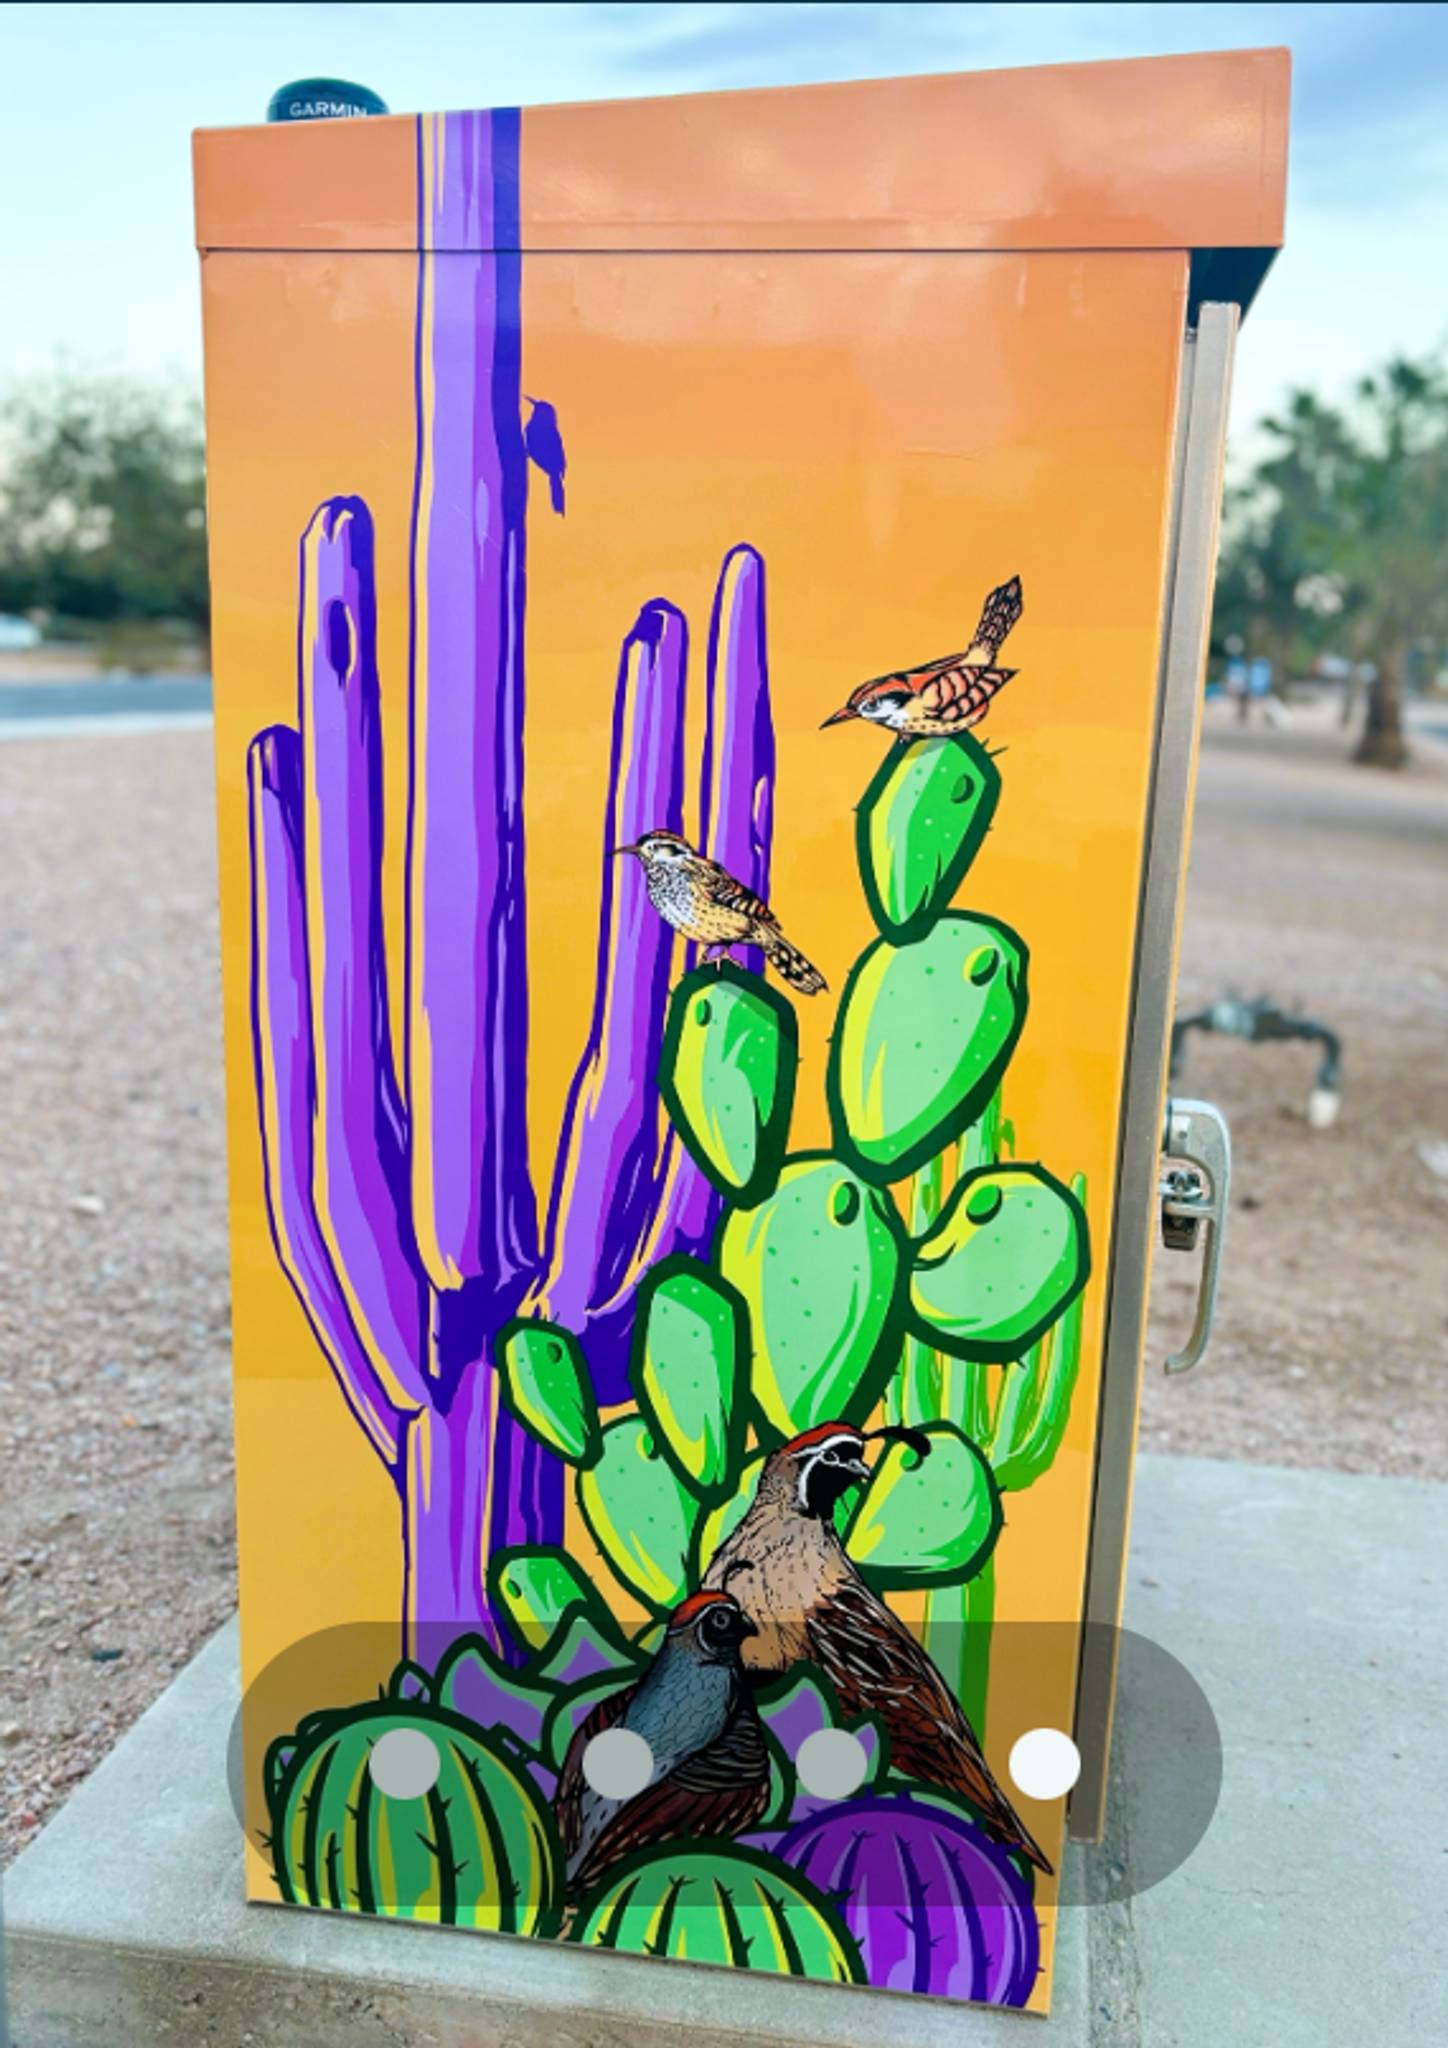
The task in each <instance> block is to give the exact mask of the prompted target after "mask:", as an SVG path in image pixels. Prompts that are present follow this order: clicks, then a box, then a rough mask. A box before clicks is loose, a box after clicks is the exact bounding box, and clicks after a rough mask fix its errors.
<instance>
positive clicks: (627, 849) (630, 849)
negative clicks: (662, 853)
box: [613, 846, 643, 860]
mask: <svg viewBox="0 0 1448 2048" xmlns="http://www.w3.org/2000/svg"><path fill="white" fill-rule="evenodd" d="M621 853H636V854H639V855H640V856H642V854H643V848H642V847H641V846H616V847H615V848H614V849H613V857H614V859H615V860H617V859H618V857H619V855H620V854H621Z"/></svg>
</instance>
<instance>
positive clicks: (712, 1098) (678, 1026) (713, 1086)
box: [659, 961, 799, 1208]
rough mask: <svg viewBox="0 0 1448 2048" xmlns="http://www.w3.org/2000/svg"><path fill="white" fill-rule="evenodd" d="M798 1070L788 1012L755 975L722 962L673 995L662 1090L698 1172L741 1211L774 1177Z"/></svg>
mask: <svg viewBox="0 0 1448 2048" xmlns="http://www.w3.org/2000/svg"><path fill="white" fill-rule="evenodd" d="M798 1067H799V1026H798V1023H797V1022H796V1019H795V1014H794V1010H793V1008H792V1007H791V1005H790V1004H789V1003H788V1002H787V1001H786V1000H785V998H784V997H783V996H782V995H781V994H780V993H779V991H778V990H777V989H775V988H773V987H771V986H770V984H769V983H768V982H766V981H763V980H762V979H761V978H760V977H759V976H758V975H757V974H745V973H744V971H743V970H742V969H741V968H738V967H736V966H735V965H734V964H733V962H732V961H724V962H721V963H720V965H719V966H717V967H699V968H696V969H695V970H694V972H693V973H692V974H686V975H685V976H684V978H683V980H682V981H681V982H680V983H679V985H678V987H677V988H676V989H675V990H674V993H673V996H672V998H671V1000H670V1003H669V1015H668V1022H667V1025H666V1027H665V1032H664V1048H663V1056H662V1058H661V1060H660V1063H659V1086H660V1092H661V1093H662V1095H663V1098H664V1105H665V1107H666V1108H667V1110H668V1112H669V1115H670V1117H671V1118H672V1120H673V1124H674V1128H675V1130H677V1131H678V1133H679V1135H680V1137H681V1138H682V1139H683V1141H684V1143H685V1144H686V1145H687V1146H688V1148H689V1151H690V1152H691V1153H692V1155H693V1157H694V1159H695V1161H696V1163H697V1164H698V1166H699V1168H700V1169H701V1171H702V1172H703V1173H704V1174H705V1175H706V1176H707V1177H708V1179H709V1180H710V1181H711V1182H712V1183H713V1185H714V1186H715V1187H716V1188H717V1189H718V1191H719V1193H720V1194H721V1195H723V1196H725V1197H726V1199H727V1200H729V1201H731V1202H734V1203H736V1204H737V1205H738V1206H739V1207H740V1208H748V1207H749V1206H750V1205H751V1204H752V1203H754V1202H757V1201H759V1200H760V1198H761V1197H762V1196H764V1195H767V1194H768V1193H769V1191H770V1189H771V1188H772V1187H773V1186H774V1184H775V1181H776V1180H777V1179H778V1177H779V1169H780V1166H781V1164H782V1162H783V1160H784V1153H785V1147H786V1145H787V1144H788V1142H789V1119H790V1114H791V1112H792V1110H793V1108H794V1083H795V1074H796V1071H797V1070H798Z"/></svg>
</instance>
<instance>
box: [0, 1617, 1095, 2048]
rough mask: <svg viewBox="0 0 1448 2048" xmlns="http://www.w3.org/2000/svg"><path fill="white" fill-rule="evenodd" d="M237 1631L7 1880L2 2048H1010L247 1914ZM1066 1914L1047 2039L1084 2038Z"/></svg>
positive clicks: (632, 1962)
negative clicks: (232, 1799)
mask: <svg viewBox="0 0 1448 2048" xmlns="http://www.w3.org/2000/svg"><path fill="white" fill-rule="evenodd" d="M236 1673H237V1640H236V1628H235V1624H234V1623H233V1624H231V1625H230V1626H229V1627H227V1628H225V1629H223V1630H222V1631H221V1632H220V1633H219V1634H218V1635H217V1636H216V1637H215V1638H214V1639H213V1640H212V1642H211V1643H210V1644H208V1646H207V1647H206V1649H204V1650H203V1651H202V1652H201V1654H200V1656H198V1657H197V1658H196V1659H195V1660H194V1661H193V1662H192V1663H191V1664H190V1665H189V1666H188V1667H187V1669H186V1670H185V1671H184V1672H182V1674H181V1675H180V1677H179V1678H178V1679H177V1680H176V1681H175V1683H174V1684H173V1685H172V1686H171V1688H170V1690H169V1691H168V1692H166V1693H165V1694H164V1695H163V1697H162V1698H161V1699H159V1700H158V1701H157V1702H156V1704H155V1705H154V1706H153V1707H152V1708H151V1709H150V1711H149V1712H148V1713H146V1714H145V1715H143V1716H142V1718H141V1720H140V1721H138V1722H137V1724H136V1726H135V1727H134V1728H133V1729H132V1730H131V1731H130V1733H129V1734H128V1735H127V1736H126V1737H125V1739H124V1740H123V1741H122V1742H121V1743H120V1744H119V1745H118V1746H117V1748H116V1749H115V1750H114V1751H113V1752H112V1753H111V1755H110V1756H109V1757H107V1759H106V1760H105V1762H104V1763H103V1764H102V1765H101V1766H100V1768H99V1769H98V1770H97V1771H95V1772H94V1773H93V1775H92V1776H91V1777H90V1778H89V1779H87V1781H86V1782H85V1784H84V1785H82V1786H81V1787H80V1789H79V1790H78V1791H77V1792H76V1794H75V1795H74V1797H73V1798H72V1799H71V1800H70V1801H69V1802H68V1803H67V1805H66V1806H64V1807H63V1808H62V1809H61V1811H60V1812H59V1813H58V1814H57V1815H56V1816H55V1818H54V1819H53V1820H52V1821H51V1822H50V1824H49V1826H48V1827H46V1828H45V1829H44V1830H43V1831H42V1833H41V1834H40V1835H39V1836H38V1837H37V1839H36V1840H35V1842H33V1843H32V1844H31V1846H30V1847H29V1848H28V1849H27V1850H26V1851H25V1853H24V1854H23V1855H22V1856H20V1857H19V1858H18V1859H17V1861H16V1863H15V1865H14V1866H13V1868H12V1870H11V1872H10V1874H9V1877H8V1879H7V1883H6V1918H7V1921H8V1936H9V1962H10V1971H11V1999H12V2013H11V2024H12V2026H13V2028H14V2048H167V2044H172V2043H174V2044H176V2048H193V2044H194V2048H201V2044H203V2043H204V2044H206V2048H252V2044H256V2048H261V2044H266V2048H665V2044H666V2043H667V2044H677V2043H678V2042H679V2041H680V2040H681V2039H684V2038H687V2039H688V2040H689V2041H690V2042H691V2043H697V2044H698V2048H747V2044H758V2043H760V2042H763V2041H769V2042H786V2043H801V2044H803V2043H810V2044H818V2048H878V2044H879V2043H880V2042H881V2041H882V2040H886V2039H888V2040H889V2041H890V2042H891V2044H892V2048H977V2044H980V2048H1001V2044H1005V2043H1009V2042H1012V2041H1014V2042H1016V2043H1019V2040H1020V2031H1019V2030H1020V2028H1021V2026H1022V2025H1025V2026H1028V2027H1030V2026H1032V2025H1035V2026H1039V2024H1040V2023H1039V2022H1032V2021H1030V2020H1024V2021H1023V2020H1022V2018H1021V2016H1020V2015H1019V2014H1016V2013H1000V2012H990V2011H985V2010H981V2009H977V2008H968V2007H962V2006H958V2005H949V2004H945V2003H943V2002H940V2001H936V2000H930V2001H926V2000H923V1999H914V1998H909V1997H905V1996H902V1995H899V1994H893V1993H889V1992H879V1991H869V1990H864V1989H853V1988H852V1989H844V1988H841V1987H836V1986H833V1985H824V1984H804V1983H791V1982H788V1981H782V1980H781V1979H779V1978H777V1977H766V1976H763V1975H760V1976H751V1975H750V1974H749V1973H748V1972H746V1971H733V1970H721V1969H705V1968H702V1967H699V1966H696V1965H690V1964H686V1963H656V1962H647V1961H645V1960H643V1959H642V1958H638V1957H634V1956H623V1955H603V1954H600V1953H599V1952H598V1951H596V1950H594V1951H589V1950H585V1949H579V1948H573V1947H569V1946H561V1945H558V1944H555V1943H551V1942H534V1941H524V1940H515V1939H510V1938H508V1937H506V1936H498V1935H487V1934H464V1933H460V1932H458V1931H457V1930H452V1929H449V1930H442V1929H437V1928H427V1927H417V1926H413V1925H410V1924H408V1923H405V1922H400V1921H392V1922H387V1923H383V1922H380V1921H375V1920H366V1919H363V1918H360V1917H358V1918H352V1917H350V1916H347V1915H334V1914H323V1913H308V1912H301V1911H297V1910H295V1909H285V1908H281V1907H269V1906H260V1905H258V1906H247V1905H246V1904H244V1902H243V1900H242V1894H241V1884H242V1879H241V1837H240V1831H239V1829H238V1826H237V1823H236V1820H235V1818H234V1816H233V1813H232V1809H231V1805H230V1803H229V1800H228V1796H227V1784H226V1744H227V1736H228V1734H229V1731H230V1727H231V1721H232V1716H233V1714H234V1712H235V1709H236V1701H237V1675H236ZM1085 2012H1086V1943H1085V1928H1084V1925H1082V1924H1081V1916H1080V1915H1079V1914H1075V1913H1071V1914H1067V1915H1066V1916H1065V1925H1064V1927H1063V1930H1062V1938H1061V1940H1060V1942H1059V1944H1058V1947H1057V1989H1056V2016H1055V2017H1054V2018H1053V2019H1052V2020H1051V2022H1050V2023H1049V2034H1050V2038H1051V2040H1052V2042H1055V2041H1057V2040H1058V2039H1059V2040H1060V2041H1062V2042H1065V2043H1073V2044H1074V2043H1078V2042H1084V2041H1085V2039H1086V2035H1085V2031H1084V2026H1085Z"/></svg>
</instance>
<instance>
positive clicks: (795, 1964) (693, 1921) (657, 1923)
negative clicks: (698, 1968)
mask: <svg viewBox="0 0 1448 2048" xmlns="http://www.w3.org/2000/svg"><path fill="white" fill-rule="evenodd" d="M571 1938H572V1939H573V1940H574V1941H577V1942H581V1943H582V1944H583V1945H584V1947H586V1948H614V1949H626V1950H629V1951H631V1952H632V1953H633V1954H635V1955H651V1956H678V1957H681V1958H685V1959H687V1960H688V1961H689V1962H692V1963H731V1964H733V1965H734V1966H735V1967H736V1968H743V1969H750V1970H769V1971H772V1972H773V1973H774V1974H775V1975H776V1976H781V1977H816V1978H820V1979H823V1981H824V1982H826V1983H831V1984H859V1983H863V1982H865V1981H866V1977H865V1969H864V1966H863V1964H862V1962H861V1958H860V1951H859V1948H858V1946H857V1945H856V1943H855V1941H854V1939H853V1938H852V1937H851V1935H850V1933H849V1932H848V1930H847V1928H846V1926H845V1924H844V1921H843V1920H842V1918H841V1916H840V1914H839V1913H838V1912H837V1911H836V1909H835V1907H834V1906H833V1905H831V1903H830V1901H829V1900H828V1899H827V1898H825V1896H824V1895H823V1893H822V1892H820V1891H819V1890H818V1889H817V1888H816V1887H815V1886H814V1885H813V1884H811V1883H810V1882H809V1880H808V1879H807V1878H805V1877H803V1876H796V1875H794V1874H793V1873H792V1872H790V1871H788V1870H786V1869H783V1868H782V1867H781V1865H780V1864H779V1862H778V1861H777V1860H775V1859H774V1858H772V1857H770V1856H767V1855H765V1854H763V1853H762V1852H760V1851H757V1850H749V1849H744V1848H740V1847H738V1846H734V1847H731V1848H724V1847H720V1848H708V1847H698V1848H681V1849H679V1850H678V1851H677V1852H675V1851H672V1850H667V1851H663V1852H661V1853H657V1854H650V1855H646V1856H642V1857H639V1858H635V1859H634V1860H633V1861H632V1862H630V1863H628V1864H625V1865H624V1866H623V1867H622V1868H621V1869H620V1870H618V1871H616V1872H615V1873H613V1874H612V1875H611V1877H610V1879H609V1882H608V1883H607V1885H606V1886H604V1887H603V1888H602V1889H601V1890H600V1891H598V1892H596V1893H595V1894H594V1895H593V1897H592V1898H591V1899H588V1900H585V1902H584V1904H583V1907H582V1910H581V1911H580V1913H579V1916H578V1920H577V1923H576V1924H575V1926H574V1928H573V1930H572V1936H571Z"/></svg>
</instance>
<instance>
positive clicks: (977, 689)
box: [825, 576, 1025, 740]
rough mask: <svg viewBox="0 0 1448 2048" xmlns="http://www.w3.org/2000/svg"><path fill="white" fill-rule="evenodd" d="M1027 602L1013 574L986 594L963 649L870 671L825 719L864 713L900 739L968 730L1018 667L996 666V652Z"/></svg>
mask: <svg viewBox="0 0 1448 2048" xmlns="http://www.w3.org/2000/svg"><path fill="white" fill-rule="evenodd" d="M1024 608H1025V607H1024V602H1023V600H1022V597H1021V579H1020V577H1019V576H1013V577H1012V578H1011V580H1010V582H1009V583H1002V584H1001V585H1000V586H999V587H998V588H997V589H995V590H993V591H992V592H991V594H990V596H989V597H988V598H987V599H986V601H985V607H984V609H983V610H982V612H981V615H980V624H979V625H978V626H977V627H976V629H975V634H974V637H973V638H972V640H971V643H970V645H969V647H967V648H966V649H965V651H964V653H962V654H943V655H941V656H940V658H939V659H938V660H936V661H927V662H923V663H922V664H921V666H920V667H919V668H903V669H896V670H893V671H892V672H891V673H890V674H889V675H884V676H871V678H870V680H869V681H868V682H866V683H861V684H860V686H859V688H858V689H855V690H852V691H851V692H850V695H849V697H848V699H847V700H846V702H845V703H844V704H842V705H841V707H840V709H839V710H838V711H835V712H832V713H831V715H830V716H829V717H828V718H827V719H826V720H825V724H826V725H840V724H842V723H843V722H844V721H845V720H846V719H847V718H863V719H866V720H868V721H869V723H870V724H872V725H882V726H884V727H885V729H886V731H887V732H893V733H894V734H895V735H896V736H897V737H898V738H899V739H902V740H915V739H928V738H932V737H933V738H942V737H947V736H948V735H949V734H951V733H959V732H969V730H970V728H971V727H972V726H973V725H979V724H980V721H981V720H982V719H983V718H984V717H985V714H986V712H987V711H988V710H989V709H990V706H991V704H992V702H993V701H994V699H995V695H996V692H997V691H998V690H1001V689H1003V688H1004V687H1005V685H1006V684H1007V683H1008V682H1009V681H1010V679H1011V677H1012V676H1013V675H1014V674H1015V673H1016V671H1015V670H1014V669H1013V668H997V667H996V666H995V658H996V656H997V654H998V653H999V652H1000V649H1001V643H1002V642H1003V641H1004V639H1005V637H1006V635H1007V633H1009V632H1010V630H1011V628H1012V627H1013V626H1014V625H1015V623H1016V621H1017V620H1018V619H1019V618H1020V616H1021V613H1022V611H1023V610H1024Z"/></svg>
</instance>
